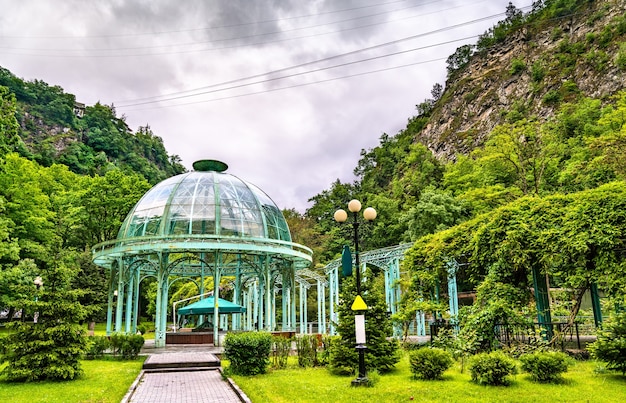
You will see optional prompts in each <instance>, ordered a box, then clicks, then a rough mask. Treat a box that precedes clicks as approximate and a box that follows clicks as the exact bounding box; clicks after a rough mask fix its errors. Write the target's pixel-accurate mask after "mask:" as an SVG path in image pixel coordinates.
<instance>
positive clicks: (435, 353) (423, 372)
mask: <svg viewBox="0 0 626 403" xmlns="http://www.w3.org/2000/svg"><path fill="white" fill-rule="evenodd" d="M453 362H454V361H453V360H452V355H451V354H450V353H449V352H447V351H445V350H442V349H440V348H436V347H435V348H420V349H419V350H415V351H411V353H410V354H409V363H410V364H411V373H413V377H415V378H421V379H426V380H433V379H441V376H442V375H443V373H444V372H445V371H446V370H447V369H448V368H450V366H452V363H453Z"/></svg>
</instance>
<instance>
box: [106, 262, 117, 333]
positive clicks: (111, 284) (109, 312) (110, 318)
mask: <svg viewBox="0 0 626 403" xmlns="http://www.w3.org/2000/svg"><path fill="white" fill-rule="evenodd" d="M116 274H117V269H115V268H113V267H111V274H110V277H109V295H108V298H107V326H106V335H107V336H110V335H111V333H112V329H111V328H112V322H113V297H114V292H115V287H114V286H115V276H116Z"/></svg>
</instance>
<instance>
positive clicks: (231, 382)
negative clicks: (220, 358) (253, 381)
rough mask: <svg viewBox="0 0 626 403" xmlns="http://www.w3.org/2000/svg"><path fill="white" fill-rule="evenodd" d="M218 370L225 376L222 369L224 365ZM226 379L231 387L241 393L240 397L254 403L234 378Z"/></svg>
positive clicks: (248, 402) (247, 402)
mask: <svg viewBox="0 0 626 403" xmlns="http://www.w3.org/2000/svg"><path fill="white" fill-rule="evenodd" d="M218 371H220V374H221V375H222V377H224V371H223V370H222V367H219V368H218ZM225 379H226V381H227V382H228V384H229V385H230V387H231V388H232V389H233V390H234V391H235V393H236V394H237V395H239V398H240V399H241V401H242V402H245V403H252V400H250V398H249V397H248V396H247V395H246V394H245V393H244V391H243V390H241V389H240V388H239V386H237V384H236V383H235V381H233V379H232V378H228V377H226V378H225Z"/></svg>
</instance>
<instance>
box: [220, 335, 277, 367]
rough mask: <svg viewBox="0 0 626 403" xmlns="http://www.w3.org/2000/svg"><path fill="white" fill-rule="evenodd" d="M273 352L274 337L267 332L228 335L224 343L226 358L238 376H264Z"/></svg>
mask: <svg viewBox="0 0 626 403" xmlns="http://www.w3.org/2000/svg"><path fill="white" fill-rule="evenodd" d="M271 350H272V335H271V334H270V333H267V332H243V333H228V334H227V335H226V339H225V341H224V357H225V358H226V359H227V360H230V368H229V371H230V372H232V373H233V374H236V375H258V374H264V373H265V372H266V371H267V367H268V365H269V364H270V358H269V357H270V352H271Z"/></svg>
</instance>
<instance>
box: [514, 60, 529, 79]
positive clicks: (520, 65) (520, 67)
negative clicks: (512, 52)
mask: <svg viewBox="0 0 626 403" xmlns="http://www.w3.org/2000/svg"><path fill="white" fill-rule="evenodd" d="M525 69H526V63H524V61H523V60H522V59H517V58H516V59H513V61H512V62H511V70H510V73H511V75H513V76H514V75H516V74H519V73H521V72H522V71H524V70H525Z"/></svg>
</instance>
